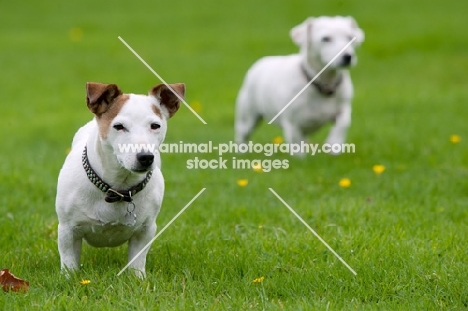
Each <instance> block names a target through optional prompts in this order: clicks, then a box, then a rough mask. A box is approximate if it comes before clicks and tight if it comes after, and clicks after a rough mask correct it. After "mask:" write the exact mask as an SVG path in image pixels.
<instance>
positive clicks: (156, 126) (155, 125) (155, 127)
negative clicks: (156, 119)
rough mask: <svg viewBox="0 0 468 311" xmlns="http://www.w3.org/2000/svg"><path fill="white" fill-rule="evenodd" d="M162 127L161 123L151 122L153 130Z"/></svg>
mask: <svg viewBox="0 0 468 311" xmlns="http://www.w3.org/2000/svg"><path fill="white" fill-rule="evenodd" d="M160 127H161V125H159V124H158V123H151V129H152V130H157V129H158V128H160Z"/></svg>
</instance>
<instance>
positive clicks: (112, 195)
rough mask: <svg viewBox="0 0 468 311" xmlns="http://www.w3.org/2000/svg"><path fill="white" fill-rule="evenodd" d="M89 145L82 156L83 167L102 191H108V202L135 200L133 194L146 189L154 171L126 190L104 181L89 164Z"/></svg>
mask: <svg viewBox="0 0 468 311" xmlns="http://www.w3.org/2000/svg"><path fill="white" fill-rule="evenodd" d="M87 150H88V149H87V147H86V146H85V147H84V150H83V156H82V157H81V162H82V163H83V168H84V170H85V171H86V175H87V176H88V178H89V180H90V181H91V182H92V183H93V184H94V185H95V186H96V187H98V188H99V190H101V191H102V192H105V193H106V198H105V200H106V202H107V203H115V202H121V201H125V202H132V201H133V198H132V197H133V196H134V195H135V194H137V193H138V192H140V191H141V190H143V189H145V187H146V185H147V184H148V182H149V180H150V179H151V176H152V175H153V171H149V172H148V173H147V174H146V177H145V179H143V180H142V181H141V182H140V183H138V184H137V185H135V186H133V187H131V188H130V189H126V190H115V189H112V187H111V186H110V185H109V184H108V183H106V182H105V181H103V180H102V179H101V177H99V176H98V174H96V172H95V171H94V170H93V168H92V167H91V165H90V164H89V160H88V151H87Z"/></svg>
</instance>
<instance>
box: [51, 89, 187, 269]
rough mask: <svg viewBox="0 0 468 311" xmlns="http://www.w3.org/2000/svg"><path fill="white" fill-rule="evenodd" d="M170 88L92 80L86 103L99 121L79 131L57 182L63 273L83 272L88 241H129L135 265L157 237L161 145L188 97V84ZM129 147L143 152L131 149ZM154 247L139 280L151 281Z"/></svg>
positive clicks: (161, 189) (106, 244) (141, 266)
mask: <svg viewBox="0 0 468 311" xmlns="http://www.w3.org/2000/svg"><path fill="white" fill-rule="evenodd" d="M169 86H170V88H169V87H168V86H167V85H165V84H160V85H157V86H155V87H153V88H152V89H151V90H150V92H149V95H147V96H146V95H135V94H123V93H122V92H121V90H120V89H119V87H118V86H117V85H115V84H102V83H92V82H90V83H87V85H86V91H87V96H86V101H87V105H88V108H89V110H90V111H91V112H92V113H93V114H94V115H95V117H94V120H92V121H90V122H89V123H88V124H86V125H85V126H83V127H82V128H80V129H79V130H78V132H77V133H76V134H75V137H74V138H73V143H72V149H71V151H70V153H69V154H68V156H67V158H66V160H65V163H64V165H63V167H62V169H61V171H60V175H59V178H58V185H57V198H56V211H57V215H58V219H59V225H58V248H59V253H60V261H61V267H62V269H63V270H66V271H67V272H68V271H73V270H76V269H78V268H79V263H80V253H81V245H82V240H83V239H84V240H86V241H87V242H88V244H90V245H92V246H95V247H114V246H119V245H121V244H123V243H125V242H127V241H128V260H129V261H130V260H132V259H133V258H134V257H135V255H136V254H138V253H139V252H140V251H141V250H142V249H143V248H144V246H145V245H146V244H147V243H148V242H150V241H151V239H152V238H153V237H154V235H155V232H156V217H157V215H158V213H159V210H160V207H161V203H162V200H163V194H164V179H163V175H162V174H161V170H160V168H161V165H160V155H159V151H158V148H159V145H160V144H161V143H162V142H163V141H164V138H165V136H166V130H167V119H169V118H170V117H172V116H173V115H174V113H176V111H177V110H178V109H179V106H180V99H182V98H183V97H184V94H185V85H184V84H170V85H169ZM171 89H172V90H173V91H174V92H176V93H177V95H176V94H175V93H174V92H173V91H172V90H171ZM125 144H126V145H127V146H129V144H133V145H134V146H137V147H135V148H134V149H133V150H132V149H127V150H125V148H123V146H124V145H125ZM138 146H140V147H141V146H146V147H147V148H146V147H145V148H140V147H138ZM138 149H139V150H138ZM150 149H151V150H150ZM148 249H149V248H147V249H146V250H145V251H144V252H142V254H141V255H140V256H138V258H137V259H136V260H135V261H134V262H133V263H132V264H131V265H130V268H132V269H133V270H134V272H135V274H136V275H138V276H139V277H144V276H145V265H146V255H147V253H148Z"/></svg>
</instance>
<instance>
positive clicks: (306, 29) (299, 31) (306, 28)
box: [289, 17, 315, 46]
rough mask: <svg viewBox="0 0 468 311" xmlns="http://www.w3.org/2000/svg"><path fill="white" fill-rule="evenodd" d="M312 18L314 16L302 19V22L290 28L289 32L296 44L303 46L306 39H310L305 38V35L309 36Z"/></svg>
mask: <svg viewBox="0 0 468 311" xmlns="http://www.w3.org/2000/svg"><path fill="white" fill-rule="evenodd" d="M314 19H315V18H314V17H309V18H307V19H306V20H305V21H303V22H302V24H299V25H297V26H296V27H294V28H293V29H291V32H290V33H289V34H290V36H291V39H292V40H293V42H294V43H296V44H297V45H298V46H303V45H304V44H306V43H307V41H308V40H310V39H311V38H307V36H310V32H311V29H312V24H313V23H314Z"/></svg>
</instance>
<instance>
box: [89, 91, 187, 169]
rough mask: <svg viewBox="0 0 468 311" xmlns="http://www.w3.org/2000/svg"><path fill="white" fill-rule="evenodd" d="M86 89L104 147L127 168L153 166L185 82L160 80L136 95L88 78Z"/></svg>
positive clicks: (151, 167) (178, 105)
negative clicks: (163, 82)
mask: <svg viewBox="0 0 468 311" xmlns="http://www.w3.org/2000/svg"><path fill="white" fill-rule="evenodd" d="M86 93H87V95H86V103H87V105H88V108H89V110H90V111H91V112H92V113H94V115H95V119H96V122H97V124H98V128H99V137H100V140H101V143H102V145H103V148H106V149H108V151H109V152H112V153H113V154H115V156H116V158H117V161H118V162H119V163H120V165H122V167H123V168H125V169H127V170H129V171H132V172H136V173H144V172H147V171H149V170H152V169H153V168H154V166H155V165H156V163H155V161H154V160H155V156H158V157H159V146H160V144H161V143H162V142H163V141H164V138H165V136H166V131H167V119H169V118H170V117H172V116H173V115H174V114H175V113H176V112H177V110H178V109H179V107H180V100H181V99H183V97H184V94H185V84H169V85H165V84H159V85H156V86H155V87H153V88H152V89H151V90H150V91H149V94H148V95H135V94H123V93H122V91H121V90H120V88H119V87H118V86H117V85H115V84H102V83H95V82H88V83H87V84H86Z"/></svg>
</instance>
